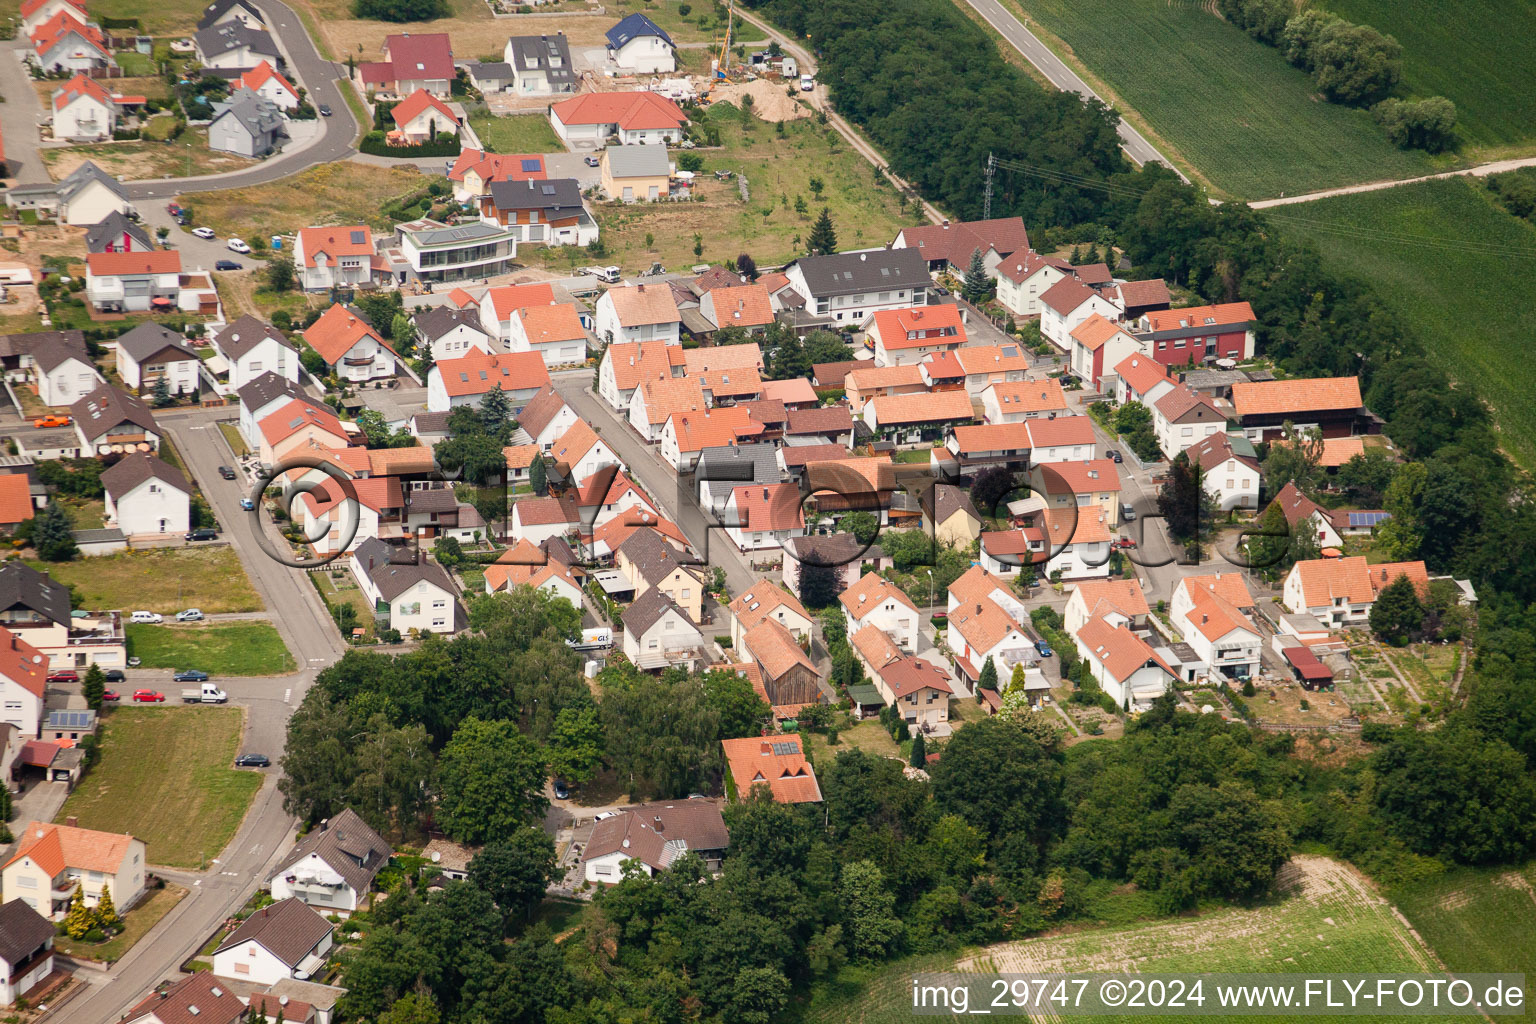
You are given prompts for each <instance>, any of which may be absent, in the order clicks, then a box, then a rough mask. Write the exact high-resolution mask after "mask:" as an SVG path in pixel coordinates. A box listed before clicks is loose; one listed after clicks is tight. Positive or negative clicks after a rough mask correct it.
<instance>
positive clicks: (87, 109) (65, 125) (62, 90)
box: [50, 74, 117, 142]
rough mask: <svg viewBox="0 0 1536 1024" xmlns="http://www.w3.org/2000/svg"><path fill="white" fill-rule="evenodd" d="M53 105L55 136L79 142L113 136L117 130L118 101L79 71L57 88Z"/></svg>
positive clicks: (54, 92) (59, 138) (53, 96)
mask: <svg viewBox="0 0 1536 1024" xmlns="http://www.w3.org/2000/svg"><path fill="white" fill-rule="evenodd" d="M51 99H52V103H51V104H50V106H51V108H52V114H53V137H54V138H55V139H58V140H71V141H76V142H81V141H87V140H92V141H94V140H100V139H106V138H111V137H112V133H113V132H114V131H115V130H116V129H117V104H116V103H115V102H113V100H112V94H111V93H109V92H107V90H106V89H103V88H102V87H101V86H100V85H99V84H98V83H97V82H96V80H95V79H93V78H91V77H89V76H87V75H84V74H76V75H75V77H74V78H71V79H70V80H69V81H67V82H65V83H64V84H63V85H62V86H60V87H59V88H57V89H55V90H53V95H52V97H51Z"/></svg>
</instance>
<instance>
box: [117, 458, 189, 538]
mask: <svg viewBox="0 0 1536 1024" xmlns="http://www.w3.org/2000/svg"><path fill="white" fill-rule="evenodd" d="M101 483H102V486H103V487H104V488H105V489H106V505H107V508H106V511H107V523H108V525H110V526H115V527H117V529H119V530H121V531H123V533H124V534H125V535H127V536H129V537H137V536H143V535H146V534H169V535H171V536H179V535H181V534H184V533H186V532H187V530H189V529H190V528H191V502H192V487H191V485H190V484H188V483H187V478H186V477H185V476H184V475H183V474H182V472H181V470H179V469H177V468H176V467H175V466H172V465H171V464H170V463H168V462H165V461H164V460H162V459H160V458H159V457H158V456H155V455H151V454H150V453H149V452H132V453H130V454H128V455H124V456H123V457H122V459H120V460H119V461H118V462H117V463H116V464H115V465H113V466H111V467H110V468H108V469H106V470H104V471H103V472H102V474H101Z"/></svg>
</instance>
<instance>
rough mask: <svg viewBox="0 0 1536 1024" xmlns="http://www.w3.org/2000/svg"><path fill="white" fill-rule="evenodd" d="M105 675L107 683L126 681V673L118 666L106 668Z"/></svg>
mask: <svg viewBox="0 0 1536 1024" xmlns="http://www.w3.org/2000/svg"><path fill="white" fill-rule="evenodd" d="M106 676H107V682H109V683H126V682H127V681H128V673H127V672H124V671H123V670H122V669H120V668H109V669H107V672H106Z"/></svg>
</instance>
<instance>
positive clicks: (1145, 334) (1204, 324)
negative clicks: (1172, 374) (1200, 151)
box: [1134, 302, 1254, 366]
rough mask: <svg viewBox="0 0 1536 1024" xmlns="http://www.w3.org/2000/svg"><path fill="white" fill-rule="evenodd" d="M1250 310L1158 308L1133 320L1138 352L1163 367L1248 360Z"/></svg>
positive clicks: (1240, 306) (1232, 305) (1230, 306)
mask: <svg viewBox="0 0 1536 1024" xmlns="http://www.w3.org/2000/svg"><path fill="white" fill-rule="evenodd" d="M1253 328H1254V315H1253V307H1252V306H1250V305H1249V304H1248V303H1246V302H1224V303H1221V304H1219V305H1215V306H1192V307H1188V308H1185V309H1162V310H1153V311H1150V312H1146V313H1143V314H1142V315H1141V316H1140V317H1139V318H1138V319H1137V320H1136V321H1135V328H1134V330H1135V333H1136V339H1137V341H1138V342H1140V343H1141V351H1142V352H1144V353H1145V354H1146V355H1148V356H1151V357H1152V358H1153V359H1156V360H1157V361H1158V362H1159V363H1162V364H1163V365H1164V366H1185V365H1195V364H1199V363H1206V362H1215V361H1216V360H1217V359H1236V360H1245V359H1252V358H1253V352H1254V331H1253Z"/></svg>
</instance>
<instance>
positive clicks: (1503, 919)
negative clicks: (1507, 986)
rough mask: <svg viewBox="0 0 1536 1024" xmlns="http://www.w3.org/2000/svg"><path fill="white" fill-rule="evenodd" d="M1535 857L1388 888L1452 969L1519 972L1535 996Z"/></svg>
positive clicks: (1528, 989) (1462, 870)
mask: <svg viewBox="0 0 1536 1024" xmlns="http://www.w3.org/2000/svg"><path fill="white" fill-rule="evenodd" d="M1533 884H1536V862H1533V863H1530V864H1527V865H1525V867H1523V868H1460V869H1457V870H1455V871H1451V872H1449V873H1448V874H1445V875H1442V876H1440V877H1438V878H1435V879H1432V880H1430V881H1428V882H1422V883H1420V884H1418V885H1414V886H1409V887H1405V888H1403V889H1399V890H1395V891H1393V892H1392V893H1391V897H1392V902H1394V903H1395V904H1397V907H1398V909H1399V910H1401V911H1402V912H1403V914H1404V916H1406V917H1407V918H1408V921H1409V923H1410V924H1412V925H1413V927H1414V928H1415V929H1416V930H1417V931H1418V933H1419V934H1420V935H1422V936H1423V937H1424V941H1425V942H1428V943H1429V944H1430V946H1431V947H1433V949H1434V950H1435V952H1436V953H1438V954H1440V959H1441V960H1443V961H1444V962H1445V966H1446V967H1448V968H1450V969H1451V970H1452V971H1456V972H1460V973H1465V972H1469V971H1477V972H1482V973H1488V972H1501V971H1510V972H1521V973H1524V974H1525V976H1526V1003H1527V1005H1529V1003H1530V1000H1531V998H1532V997H1533V996H1536V931H1533V930H1532V928H1531V921H1532V920H1533V919H1536V888H1533Z"/></svg>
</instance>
